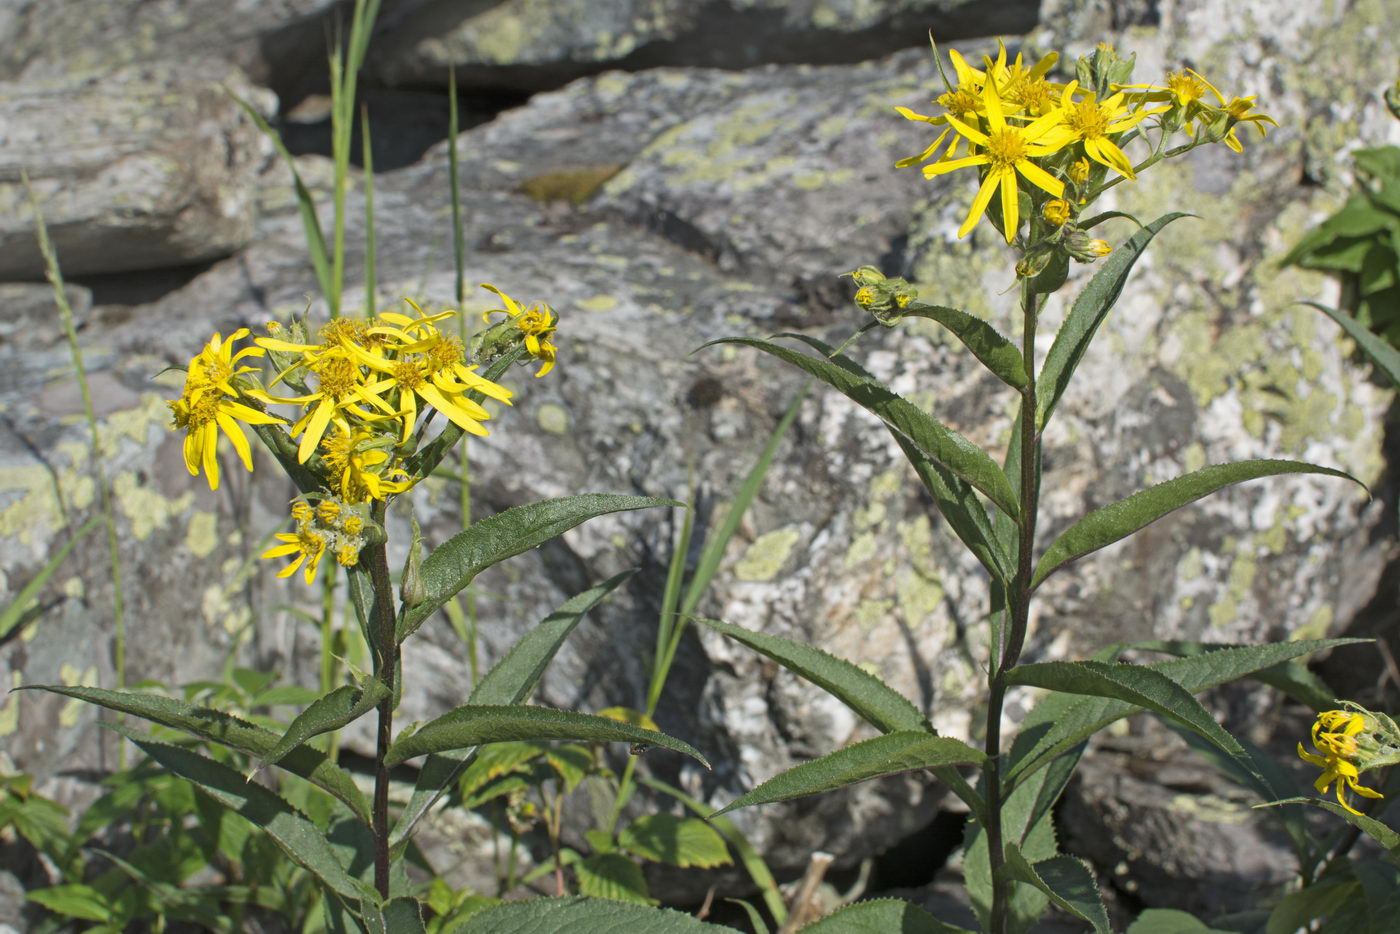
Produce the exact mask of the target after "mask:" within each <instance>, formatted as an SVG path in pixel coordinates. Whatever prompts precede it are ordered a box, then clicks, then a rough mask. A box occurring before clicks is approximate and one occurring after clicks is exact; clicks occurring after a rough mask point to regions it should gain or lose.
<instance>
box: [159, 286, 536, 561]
mask: <svg viewBox="0 0 1400 934" xmlns="http://www.w3.org/2000/svg"><path fill="white" fill-rule="evenodd" d="M483 288H486V289H489V290H490V291H492V292H494V293H495V294H496V295H498V296H499V297H500V298H501V299H502V301H503V302H504V303H505V306H506V307H505V309H503V310H498V313H500V314H504V315H506V316H507V319H508V321H509V325H510V326H509V327H508V328H506V331H508V333H507V334H505V336H503V337H501V338H500V339H499V341H498V343H499V344H500V345H501V346H509V345H510V344H512V343H516V344H521V345H523V346H524V347H525V350H526V351H527V352H528V353H529V354H530V355H531V356H532V357H534V358H536V359H540V360H543V361H544V366H543V367H542V368H541V370H540V372H539V374H537V375H544V373H545V372H547V371H548V370H549V369H550V368H551V367H552V366H553V365H554V357H555V351H556V348H555V347H554V345H553V344H552V343H550V341H549V339H548V338H549V335H550V334H552V333H553V332H554V329H555V326H556V319H555V316H554V314H553V312H552V311H550V310H549V308H548V306H546V305H542V304H538V303H537V304H535V305H531V306H530V307H529V308H527V309H522V308H521V307H520V306H519V305H517V304H516V303H515V302H514V301H513V300H512V299H511V298H510V296H508V295H506V294H505V293H504V292H502V291H501V290H499V289H497V288H496V287H495V286H491V285H484V286H483ZM405 301H406V302H407V303H408V305H409V306H410V308H411V309H412V311H413V314H402V313H399V312H384V313H382V314H379V315H376V316H375V317H373V318H336V319H334V320H332V321H330V322H329V323H328V324H326V325H325V326H324V327H323V328H322V329H321V331H320V333H319V335H318V336H319V340H317V341H310V340H307V339H305V336H304V332H303V330H302V326H301V325H300V324H295V325H293V326H292V327H290V328H289V327H286V326H283V325H282V324H281V323H279V322H272V323H271V324H269V325H268V336H265V337H259V338H256V339H255V340H254V341H253V344H254V346H251V347H245V348H243V349H241V350H238V351H237V352H236V353H235V352H234V344H235V343H236V342H238V341H240V340H243V339H244V338H247V337H248V336H249V331H248V329H247V328H241V329H239V330H238V331H236V332H235V333H234V334H232V335H231V336H230V337H229V338H228V340H224V339H223V338H222V337H221V336H220V335H219V334H215V335H214V337H213V339H212V340H211V341H210V342H209V344H208V345H207V346H205V348H204V349H203V350H201V351H200V352H199V354H198V355H196V356H195V357H194V358H193V359H192V360H191V361H190V365H189V368H188V371H187V375H186V379H185V389H184V392H183V393H182V394H181V397H180V398H179V399H177V400H175V401H173V402H170V403H169V405H170V407H171V410H172V412H173V416H174V417H173V421H172V428H176V429H183V430H184V431H186V436H185V444H184V456H185V466H186V467H187V468H188V469H189V471H190V473H191V474H198V473H199V472H200V470H201V469H202V470H203V471H204V473H205V475H206V477H207V478H208V481H209V488H210V489H211V490H214V489H218V486H219V464H218V458H217V456H216V455H217V443H218V436H219V432H220V430H222V432H223V433H224V435H226V436H227V437H228V438H229V440H230V441H231V442H232V443H233V446H234V450H235V451H236V452H237V454H238V456H239V458H240V460H242V462H243V465H244V466H245V467H246V468H247V469H248V470H252V469H253V462H252V457H251V450H250V448H249V444H248V439H247V437H246V436H245V434H244V432H243V428H242V424H246V425H287V424H288V423H287V421H286V420H284V419H282V418H278V417H277V416H275V415H270V414H268V412H267V411H266V409H267V407H268V406H277V405H290V406H296V407H297V408H298V414H297V415H296V416H295V417H294V420H292V421H291V424H290V427H289V428H288V429H286V430H287V435H288V436H289V437H290V439H291V440H292V441H294V442H296V460H297V461H298V463H300V464H303V465H306V466H307V467H308V468H309V469H310V470H311V472H312V473H313V474H315V475H316V476H317V477H318V478H319V480H320V484H321V487H322V489H321V490H320V491H319V492H317V493H313V494H311V496H312V498H313V499H316V500H317V502H318V505H317V506H316V507H315V508H314V509H313V508H312V507H311V506H310V505H309V504H308V503H306V502H299V503H297V504H296V505H295V506H294V507H293V510H292V517H293V519H294V520H295V522H296V531H295V532H294V533H282V534H279V535H278V539H279V542H280V544H278V545H276V546H274V547H273V548H272V549H270V550H269V551H267V552H266V553H265V554H264V555H263V557H265V558H278V557H286V556H291V555H295V556H296V557H295V560H294V561H293V562H292V563H291V564H290V565H289V566H288V567H287V568H286V569H285V570H284V571H283V572H282V573H281V574H280V575H279V576H283V577H285V576H288V575H290V574H292V573H293V572H295V571H296V570H297V568H298V567H300V566H302V565H303V564H304V565H305V574H306V580H307V582H308V583H310V582H311V581H312V580H313V579H314V577H315V574H316V569H317V566H318V565H319V563H320V560H321V557H322V556H323V555H324V554H325V552H326V551H327V550H330V551H331V552H332V553H333V554H335V556H336V559H337V560H338V561H339V562H340V563H341V564H342V565H345V566H352V565H354V564H355V563H356V561H357V560H358V557H359V552H360V549H361V548H362V547H363V545H364V539H363V537H362V536H361V534H360V533H361V532H362V530H363V527H364V521H365V520H364V516H363V515H362V512H363V510H362V509H357V507H363V504H366V503H370V502H372V501H375V500H385V499H387V498H388V497H390V496H393V495H396V494H399V493H403V492H406V491H407V490H409V489H410V488H412V487H413V485H414V484H416V483H417V482H418V481H419V480H420V479H421V477H419V476H416V475H414V474H412V473H410V470H409V467H408V463H409V461H408V458H409V457H410V456H411V455H413V454H414V453H415V452H416V451H417V450H418V448H419V446H420V444H419V442H420V441H421V440H422V436H423V432H424V431H425V430H426V429H427V427H428V425H429V424H430V422H431V420H432V418H433V414H434V413H441V414H442V415H443V416H444V417H445V418H446V419H447V420H448V421H450V422H451V423H452V424H454V425H456V426H457V427H458V428H460V429H461V430H462V431H465V432H470V433H471V434H475V435H485V434H487V430H486V428H485V427H484V425H483V424H482V423H483V422H485V421H487V420H488V419H490V417H491V416H490V413H489V412H487V410H486V409H485V408H484V407H483V406H482V405H481V402H480V401H478V400H484V399H488V398H489V399H494V400H496V401H497V402H502V403H505V404H507V405H509V404H510V400H511V395H512V394H511V392H510V390H508V389H506V388H505V387H504V386H501V385H499V384H498V383H494V382H492V381H491V380H488V379H486V378H485V377H483V376H481V375H480V374H478V373H477V372H476V370H477V368H478V367H477V365H475V364H472V365H469V364H468V363H467V362H466V355H465V354H464V351H463V347H462V343H461V341H459V340H458V339H456V338H455V337H452V336H449V335H447V334H444V333H443V332H442V331H441V330H440V329H439V327H438V325H439V324H440V323H441V322H442V321H444V320H446V319H448V318H450V317H452V316H453V315H455V314H457V312H455V311H444V312H440V313H438V314H427V313H425V312H424V311H423V309H422V308H420V307H419V306H418V305H417V304H416V303H415V302H414V301H413V300H412V299H405ZM487 314H488V315H490V314H491V312H488V313H487ZM256 358H264V359H266V360H267V361H268V362H269V363H271V364H272V366H273V367H274V369H275V373H274V375H273V376H272V378H271V379H270V380H269V382H268V384H267V386H268V387H277V386H279V384H280V385H281V386H285V387H287V388H288V389H290V390H291V391H292V393H293V394H291V395H274V394H273V392H271V391H269V388H266V387H264V386H263V384H262V383H261V382H260V381H259V380H258V379H257V378H256V376H255V375H254V374H255V373H256V368H254V367H252V366H248V365H240V364H242V363H243V361H245V360H251V359H256ZM240 423H242V424H240Z"/></svg>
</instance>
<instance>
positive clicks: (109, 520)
mask: <svg viewBox="0 0 1400 934" xmlns="http://www.w3.org/2000/svg"><path fill="white" fill-rule="evenodd" d="M20 178H21V180H22V182H23V183H24V190H25V192H26V193H27V194H28V195H29V206H30V209H31V210H32V211H33V212H34V225H35V228H36V231H37V234H38V238H39V252H40V253H42V254H43V256H44V275H45V276H46V277H47V278H48V280H49V284H50V285H52V286H53V294H54V302H55V304H57V305H58V315H59V320H60V321H62V322H63V334H64V337H65V338H67V340H68V350H69V352H70V353H71V354H72V356H73V369H74V372H75V373H76V375H77V378H78V389H79V391H80V392H81V394H82V397H83V417H84V418H85V419H86V420H87V424H88V433H89V435H90V436H91V439H90V440H91V445H90V450H91V452H92V455H91V456H92V473H93V479H95V480H96V481H97V489H98V491H99V493H100V495H101V499H102V515H103V517H104V518H105V519H106V525H107V554H108V557H109V558H110V561H111V568H112V622H113V630H112V633H113V635H112V668H113V669H114V671H115V674H116V680H117V690H119V691H120V690H123V689H124V688H125V687H126V611H125V601H124V600H123V598H122V558H121V550H120V549H119V548H118V547H117V522H116V516H115V515H114V513H113V511H112V491H111V489H110V487H109V486H108V484H107V475H106V473H105V472H104V471H103V469H102V439H101V437H100V436H99V434H98V430H97V413H96V411H95V410H94V409H93V405H92V387H91V386H90V385H89V384H88V378H87V368H86V367H85V366H84V365H83V350H82V347H81V346H80V345H79V344H78V329H77V326H76V325H75V324H74V322H73V308H72V306H71V305H69V304H68V295H67V294H66V293H65V292H64V286H63V270H62V269H61V268H60V267H59V264H58V253H57V252H56V251H55V250H54V248H53V242H52V241H51V240H49V229H48V225H46V224H45V223H44V212H43V210H42V209H41V208H40V207H39V198H38V196H37V195H36V194H35V193H34V188H33V187H32V186H31V185H30V184H29V175H28V174H27V173H21V175H20ZM122 719H123V717H122V716H121V715H120V714H118V715H117V720H118V722H120V721H121V720H122ZM117 766H118V768H123V769H124V768H126V744H125V743H121V744H119V745H118V747H117Z"/></svg>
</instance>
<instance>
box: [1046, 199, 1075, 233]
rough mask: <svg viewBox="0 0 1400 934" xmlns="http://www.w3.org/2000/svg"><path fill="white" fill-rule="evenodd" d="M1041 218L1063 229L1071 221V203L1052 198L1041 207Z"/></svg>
mask: <svg viewBox="0 0 1400 934" xmlns="http://www.w3.org/2000/svg"><path fill="white" fill-rule="evenodd" d="M1040 216H1041V217H1043V218H1045V219H1046V220H1047V221H1049V222H1050V223H1052V224H1054V225H1055V226H1056V227H1063V226H1064V225H1065V222H1066V221H1068V220H1069V202H1068V201H1066V200H1065V199H1063V198H1052V199H1051V200H1049V201H1047V202H1045V203H1044V204H1043V205H1041V207H1040Z"/></svg>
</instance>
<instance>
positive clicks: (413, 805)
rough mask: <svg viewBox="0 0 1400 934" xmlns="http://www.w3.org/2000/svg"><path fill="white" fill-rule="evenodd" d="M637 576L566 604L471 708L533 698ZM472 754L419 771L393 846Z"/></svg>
mask: <svg viewBox="0 0 1400 934" xmlns="http://www.w3.org/2000/svg"><path fill="white" fill-rule="evenodd" d="M631 576H632V572H631V571H624V572H622V573H621V574H617V575H615V576H613V577H610V578H608V579H607V580H605V581H603V583H601V584H598V585H596V586H593V587H590V588H589V589H587V590H585V591H584V592H583V593H581V594H578V595H576V596H573V597H570V598H569V599H568V600H566V601H565V602H564V604H563V605H562V606H560V607H559V609H557V610H555V611H554V612H553V613H551V614H549V615H548V616H546V617H545V618H544V620H543V621H542V622H541V623H540V624H539V625H538V626H536V627H535V628H534V629H531V630H530V631H529V632H527V633H525V634H524V635H523V636H521V637H520V638H519V639H518V640H517V641H516V643H515V645H513V646H511V648H510V651H508V652H506V654H505V655H504V656H502V657H501V659H500V661H498V662H496V664H495V665H493V666H491V670H490V671H488V672H487V673H486V674H485V675H484V676H483V677H482V679H481V680H480V681H478V682H477V684H476V687H475V688H473V689H472V692H471V695H470V696H469V697H468V698H467V703H469V704H518V703H520V702H521V701H523V700H525V699H526V698H527V697H529V696H530V695H531V694H533V693H534V691H535V685H537V684H539V680H540V676H541V675H543V674H544V670H545V668H546V667H547V666H548V665H549V662H550V660H551V659H553V658H554V654H555V653H556V652H558V651H559V647H560V646H561V645H563V644H564V640H565V639H567V638H568V636H569V633H571V632H573V631H574V627H575V626H577V625H578V622H579V620H581V619H583V615H584V614H585V613H587V612H588V611H589V610H591V609H593V608H594V607H595V606H597V605H598V604H599V603H600V602H601V601H602V599H603V598H604V597H606V596H607V595H608V594H610V593H612V592H613V591H614V590H616V589H617V588H618V586H619V585H621V584H622V582H623V581H625V580H627V579H628V578H629V577H631ZM471 754H472V751H471V750H470V749H454V750H448V751H445V752H440V753H436V754H434V755H431V756H429V757H428V761H427V762H424V763H423V768H422V769H420V770H419V772H418V781H417V782H415V783H414V786H413V796H412V797H411V798H410V799H409V802H408V805H407V806H406V807H405V808H404V809H403V811H402V813H401V814H400V815H399V819H398V821H397V823H395V824H394V829H393V832H392V833H390V835H389V842H390V845H391V846H398V845H399V844H400V843H402V842H403V841H405V840H406V839H408V835H409V834H410V833H412V832H413V827H414V825H415V824H417V823H418V820H419V818H421V817H422V816H423V815H424V814H425V813H427V811H428V808H430V807H432V806H433V802H435V801H437V799H438V798H439V797H441V795H442V793H443V792H444V791H446V790H447V786H448V785H450V784H452V783H453V782H454V781H456V780H457V776H458V775H460V774H461V772H462V769H463V768H465V767H466V763H467V760H468V759H470V758H471Z"/></svg>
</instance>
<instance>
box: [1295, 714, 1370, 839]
mask: <svg viewBox="0 0 1400 934" xmlns="http://www.w3.org/2000/svg"><path fill="white" fill-rule="evenodd" d="M1370 732H1374V731H1373V730H1370V729H1368V723H1367V719H1366V715H1365V714H1362V713H1356V712H1354V711H1350V710H1324V711H1323V712H1322V713H1320V714H1318V715H1317V720H1316V721H1315V722H1314V723H1313V726H1312V743H1313V748H1314V749H1316V750H1317V751H1318V752H1319V753H1321V755H1314V754H1312V753H1310V752H1308V751H1307V750H1306V749H1304V748H1303V744H1302V743H1299V744H1298V755H1299V756H1300V757H1301V758H1302V759H1303V760H1304V761H1306V762H1310V763H1312V764H1313V765H1315V766H1317V767H1319V768H1320V769H1322V774H1321V775H1319V776H1318V778H1317V781H1315V782H1313V787H1314V788H1316V789H1317V791H1318V794H1324V795H1325V794H1327V789H1328V786H1330V785H1331V784H1332V783H1333V782H1336V783H1337V801H1338V802H1340V803H1341V805H1342V807H1344V808H1346V809H1347V810H1348V811H1350V812H1351V813H1353V814H1360V813H1361V812H1360V811H1358V810H1357V809H1356V808H1354V807H1352V806H1351V805H1350V804H1348V803H1347V799H1346V790H1347V789H1348V788H1350V789H1351V790H1352V791H1354V792H1356V793H1357V794H1359V795H1361V796H1363V797H1366V798H1380V797H1383V795H1381V793H1380V792H1378V791H1372V790H1371V789H1370V788H1367V787H1365V786H1364V785H1362V784H1360V777H1361V769H1360V768H1359V767H1358V760H1360V759H1361V752H1362V750H1361V749H1360V747H1359V745H1358V741H1357V737H1358V736H1361V735H1362V734H1363V733H1370Z"/></svg>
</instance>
